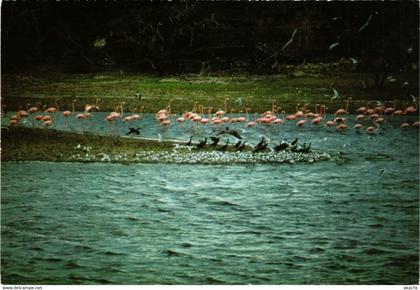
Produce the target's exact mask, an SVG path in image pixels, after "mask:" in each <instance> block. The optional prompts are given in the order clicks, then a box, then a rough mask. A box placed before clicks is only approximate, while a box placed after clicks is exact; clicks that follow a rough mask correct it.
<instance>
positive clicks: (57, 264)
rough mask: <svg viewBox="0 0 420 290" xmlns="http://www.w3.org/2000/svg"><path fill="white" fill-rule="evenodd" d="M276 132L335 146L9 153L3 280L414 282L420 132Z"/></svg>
mask: <svg viewBox="0 0 420 290" xmlns="http://www.w3.org/2000/svg"><path fill="white" fill-rule="evenodd" d="M284 128H288V127H284ZM176 129H177V127H174V128H173V130H176ZM284 131H285V132H286V133H285V134H286V137H288V138H291V137H292V136H299V137H300V138H301V139H303V140H306V141H311V142H312V143H313V146H314V147H316V148H318V149H323V150H331V151H334V152H342V154H341V157H339V158H335V159H333V160H331V161H326V162H319V163H314V164H296V165H290V164H280V165H266V164H256V165H235V166H225V165H223V166H222V165H193V166H192V165H168V164H134V165H120V164H99V163H93V164H80V163H47V162H23V163H13V162H10V163H3V164H2V169H1V171H2V184H1V188H2V194H1V206H2V208H1V225H2V228H1V230H2V231H1V232H2V237H1V241H2V248H1V251H2V253H1V254H2V261H1V263H2V267H1V274H2V283H13V284H15V283H21V284H105V283H113V284H248V283H252V284H416V283H418V281H419V278H418V269H419V257H418V253H419V195H418V191H419V167H418V166H419V160H418V158H419V155H418V148H419V143H418V141H419V140H418V132H417V131H416V130H415V129H409V130H401V129H399V128H398V126H397V125H395V124H392V123H391V122H389V123H388V124H387V125H385V126H384V129H383V131H381V132H382V133H381V134H376V135H373V136H369V135H367V134H366V133H360V134H357V133H355V132H354V131H349V132H347V133H344V134H340V133H337V132H330V131H328V130H326V129H325V128H322V129H319V130H318V129H313V128H309V127H308V128H306V129H305V128H304V129H303V130H301V131H299V133H298V131H297V129H296V128H293V126H291V125H290V126H289V129H284ZM272 133H273V134H274V133H276V132H272ZM244 134H250V133H246V132H245V133H244ZM258 134H260V132H258ZM271 137H272V139H274V138H273V136H271ZM249 138H251V136H249ZM254 138H255V140H256V139H258V138H259V137H258V136H255V137H254Z"/></svg>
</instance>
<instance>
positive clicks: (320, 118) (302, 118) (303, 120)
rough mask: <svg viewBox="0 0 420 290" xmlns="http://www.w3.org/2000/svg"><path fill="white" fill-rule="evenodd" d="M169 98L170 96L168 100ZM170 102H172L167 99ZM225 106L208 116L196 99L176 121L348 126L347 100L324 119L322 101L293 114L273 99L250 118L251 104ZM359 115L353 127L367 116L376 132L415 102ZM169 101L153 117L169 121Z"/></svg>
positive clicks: (411, 108)
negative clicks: (240, 108)
mask: <svg viewBox="0 0 420 290" xmlns="http://www.w3.org/2000/svg"><path fill="white" fill-rule="evenodd" d="M171 101H172V100H171ZM170 103H171V102H170ZM224 105H225V108H224V110H218V111H216V113H215V114H214V115H212V113H211V110H212V109H213V108H212V107H208V108H207V109H208V111H207V116H206V115H205V114H204V109H205V108H204V107H203V106H202V105H199V104H198V103H197V102H196V103H195V104H194V108H193V109H192V110H191V111H188V112H185V113H184V114H183V116H181V117H179V118H177V119H176V121H177V122H178V123H183V122H185V121H187V120H190V121H192V122H196V123H200V124H203V125H205V124H207V123H211V124H214V125H220V124H230V123H233V124H235V123H246V126H247V127H255V126H257V125H258V124H265V125H268V124H273V125H282V124H284V123H285V122H287V121H293V122H295V124H296V127H304V126H305V124H307V123H311V124H312V126H320V125H322V124H323V123H324V124H325V126H326V127H335V128H336V129H337V130H341V131H343V130H347V129H349V126H348V125H347V123H346V122H347V120H348V118H345V117H343V116H344V115H347V114H349V110H348V107H349V100H347V101H346V108H345V109H343V108H340V109H338V110H337V111H335V112H334V113H333V115H332V116H333V117H332V119H331V120H327V119H326V118H327V108H326V106H325V105H320V104H316V105H315V107H314V111H315V112H311V111H310V110H308V109H307V104H305V105H304V106H303V107H300V105H297V106H296V112H295V113H293V114H289V115H287V116H284V114H285V112H284V111H281V107H278V106H276V105H275V103H274V102H273V104H272V109H271V111H266V112H264V113H262V115H261V116H257V113H256V114H255V120H254V121H251V120H250V119H249V111H250V110H251V109H250V108H246V110H245V116H241V113H242V111H239V116H234V115H233V112H234V111H236V110H235V109H234V108H232V109H231V111H230V116H228V114H227V99H225V101H224ZM356 113H358V115H357V116H356V118H355V120H356V121H357V122H358V123H356V124H355V125H354V126H353V128H354V129H357V130H362V129H364V128H365V126H366V125H365V124H364V123H363V122H364V121H366V120H370V121H372V123H373V126H367V128H366V131H367V132H368V133H374V132H376V131H377V130H378V129H379V127H380V124H381V123H383V122H384V121H385V115H392V116H401V115H410V114H415V113H417V105H416V106H408V107H406V108H405V109H404V110H397V109H395V108H394V107H391V106H389V107H385V106H383V105H378V106H374V107H371V108H369V107H367V106H366V107H360V108H358V109H357V110H356ZM169 116H170V104H169V105H168V107H167V108H166V109H162V110H160V111H159V112H158V113H157V114H156V120H157V121H158V122H159V124H161V125H164V126H170V125H171V119H170V117H169ZM410 126H412V127H419V126H420V122H419V121H416V122H413V123H412V124H409V123H407V122H404V123H402V124H401V125H400V127H401V128H407V127H410Z"/></svg>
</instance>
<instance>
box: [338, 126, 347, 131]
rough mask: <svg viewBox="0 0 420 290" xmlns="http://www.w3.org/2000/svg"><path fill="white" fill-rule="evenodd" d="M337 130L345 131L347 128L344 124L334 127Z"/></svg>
mask: <svg viewBox="0 0 420 290" xmlns="http://www.w3.org/2000/svg"><path fill="white" fill-rule="evenodd" d="M336 128H337V129H338V130H343V131H344V130H346V129H347V128H348V126H347V125H346V124H340V125H338V126H337V127H336Z"/></svg>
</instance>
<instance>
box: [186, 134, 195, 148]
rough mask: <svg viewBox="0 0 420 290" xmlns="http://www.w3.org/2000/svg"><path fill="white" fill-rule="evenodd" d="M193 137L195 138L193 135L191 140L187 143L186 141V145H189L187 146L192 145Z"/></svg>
mask: <svg viewBox="0 0 420 290" xmlns="http://www.w3.org/2000/svg"><path fill="white" fill-rule="evenodd" d="M192 138H193V136H192V135H191V137H190V141H188V142H187V143H185V145H187V146H191V145H192Z"/></svg>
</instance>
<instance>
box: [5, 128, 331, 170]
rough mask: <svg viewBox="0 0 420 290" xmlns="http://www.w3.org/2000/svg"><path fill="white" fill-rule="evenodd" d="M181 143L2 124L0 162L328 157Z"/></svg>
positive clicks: (215, 161) (222, 161) (246, 160)
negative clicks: (224, 149) (201, 147)
mask: <svg viewBox="0 0 420 290" xmlns="http://www.w3.org/2000/svg"><path fill="white" fill-rule="evenodd" d="M183 143H185V142H173V141H172V142H171V141H156V140H150V139H141V138H121V137H115V136H103V135H96V134H90V133H87V134H86V133H85V134H79V133H70V132H64V131H57V130H53V129H32V128H24V127H7V129H3V130H2V152H1V161H2V162H19V161H47V162H48V161H50V162H82V163H94V162H100V163H122V164H136V163H165V164H256V163H272V164H280V163H286V164H294V163H314V162H318V161H324V160H329V159H330V158H331V155H330V154H328V153H325V152H317V151H316V150H312V151H311V152H308V153H301V152H292V151H290V150H285V151H280V152H273V151H270V150H266V151H265V152H258V153H253V152H252V148H251V147H250V146H247V147H246V148H245V149H244V151H242V152H237V151H236V148H234V146H229V147H228V148H227V149H226V151H219V150H218V149H219V148H218V147H216V148H213V147H212V148H210V147H209V146H207V147H205V148H203V149H198V148H196V147H194V146H185V145H182V144H183Z"/></svg>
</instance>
